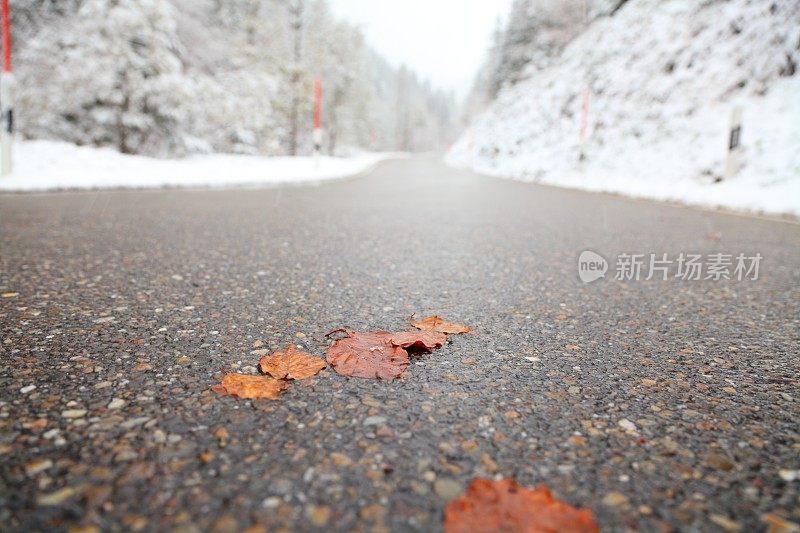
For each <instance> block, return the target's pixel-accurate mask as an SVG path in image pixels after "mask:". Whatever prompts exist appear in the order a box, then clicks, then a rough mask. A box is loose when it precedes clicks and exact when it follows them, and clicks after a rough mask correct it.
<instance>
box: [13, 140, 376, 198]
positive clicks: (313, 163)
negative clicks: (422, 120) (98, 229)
mask: <svg viewBox="0 0 800 533" xmlns="http://www.w3.org/2000/svg"><path fill="white" fill-rule="evenodd" d="M388 157H391V156H390V155H389V154H378V153H364V154H359V155H355V156H353V157H347V158H338V157H325V156H321V157H320V158H319V159H315V158H314V157H260V156H247V155H229V154H208V155H196V156H192V157H188V158H185V159H155V158H150V157H145V156H139V155H124V154H121V153H119V152H117V151H116V150H113V149H110V148H95V147H87V146H75V145H73V144H70V143H65V142H60V141H45V140H36V141H22V142H19V143H16V145H15V153H14V163H15V168H14V173H13V174H12V175H11V176H9V177H7V178H0V190H4V191H43V190H57V189H98V188H137V189H141V188H158V187H231V186H264V185H276V184H299V183H318V182H322V181H326V180H333V179H340V178H346V177H350V176H354V175H357V174H360V173H363V172H366V171H368V170H369V169H371V168H372V167H374V166H375V165H376V164H378V163H379V162H380V161H382V160H384V159H386V158H388Z"/></svg>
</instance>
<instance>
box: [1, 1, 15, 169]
mask: <svg viewBox="0 0 800 533" xmlns="http://www.w3.org/2000/svg"><path fill="white" fill-rule="evenodd" d="M2 17H3V73H2V74H0V124H2V132H0V158H2V161H0V174H2V175H3V176H8V175H9V174H11V172H12V171H13V169H14V166H13V159H12V154H13V146H12V143H13V141H14V74H13V73H12V72H11V15H10V14H9V12H8V0H2Z"/></svg>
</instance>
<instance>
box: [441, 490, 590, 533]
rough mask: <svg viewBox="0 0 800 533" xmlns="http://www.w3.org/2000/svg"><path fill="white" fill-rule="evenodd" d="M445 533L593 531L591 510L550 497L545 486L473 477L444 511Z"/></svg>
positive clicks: (566, 532) (588, 532)
mask: <svg viewBox="0 0 800 533" xmlns="http://www.w3.org/2000/svg"><path fill="white" fill-rule="evenodd" d="M444 531H445V533H462V532H463V533H468V532H469V533H481V532H487V533H493V532H495V531H528V532H534V533H535V532H548V531H559V532H565V533H578V532H586V533H594V532H598V531H599V529H598V527H597V524H596V523H595V521H594V517H593V516H592V512H591V511H589V510H588V509H578V508H575V507H572V506H570V505H568V504H566V503H564V502H561V501H558V500H556V499H555V498H553V495H552V494H551V493H550V490H549V489H548V488H547V487H545V486H544V485H540V486H539V487H538V488H536V489H533V490H532V489H529V488H526V487H520V486H519V485H517V483H516V482H515V481H514V480H511V479H502V480H499V481H492V480H489V479H480V478H478V479H474V480H473V481H472V483H471V484H470V486H469V488H468V489H467V491H466V492H465V493H464V494H462V495H461V496H459V497H458V498H456V499H455V500H452V501H451V502H450V503H449V504H447V507H446V508H445V511H444Z"/></svg>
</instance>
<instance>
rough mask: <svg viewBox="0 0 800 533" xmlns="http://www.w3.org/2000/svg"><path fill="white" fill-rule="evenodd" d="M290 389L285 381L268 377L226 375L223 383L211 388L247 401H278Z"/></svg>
mask: <svg viewBox="0 0 800 533" xmlns="http://www.w3.org/2000/svg"><path fill="white" fill-rule="evenodd" d="M288 388H289V384H288V383H286V382H285V381H280V380H277V379H275V378H271V377H268V376H250V375H247V374H225V377H223V378H222V383H220V384H219V385H215V386H213V387H211V390H213V391H214V392H216V393H217V394H222V395H224V396H234V397H236V398H242V399H247V400H277V399H278V396H279V395H280V393H281V392H282V391H284V390H286V389H288Z"/></svg>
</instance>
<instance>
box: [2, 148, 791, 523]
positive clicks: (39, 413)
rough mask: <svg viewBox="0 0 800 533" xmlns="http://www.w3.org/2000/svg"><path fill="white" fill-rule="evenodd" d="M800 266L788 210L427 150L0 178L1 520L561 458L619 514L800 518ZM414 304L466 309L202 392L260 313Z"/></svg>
mask: <svg viewBox="0 0 800 533" xmlns="http://www.w3.org/2000/svg"><path fill="white" fill-rule="evenodd" d="M585 249H591V250H594V251H597V252H600V253H601V254H603V255H604V256H605V257H606V258H608V259H609V260H611V261H612V263H613V259H614V257H615V256H616V255H617V254H619V253H622V252H627V253H642V254H649V253H658V254H661V253H668V254H670V255H672V256H677V254H679V253H680V252H687V253H688V252H698V253H703V254H710V253H714V252H724V253H729V254H739V253H746V254H748V255H752V254H754V253H756V252H758V253H761V254H762V255H763V257H764V259H763V261H762V263H761V265H760V277H759V279H758V280H756V281H752V280H746V281H736V280H720V281H711V280H709V281H684V280H681V279H674V278H673V279H670V280H669V281H661V280H651V281H644V280H642V281H626V282H623V281H616V280H614V279H612V278H613V269H614V265H613V264H612V266H611V269H612V272H610V273H609V275H608V276H607V278H606V279H602V280H599V281H597V282H595V283H593V284H584V283H582V282H581V281H580V280H579V279H578V276H577V266H576V265H577V258H578V255H579V253H580V252H581V251H583V250H585ZM799 280H800V226H798V225H796V224H792V223H786V222H777V221H769V220H762V219H755V218H749V217H742V216H733V215H727V214H721V213H711V212H704V211H699V210H693V209H687V208H681V207H674V206H668V205H662V204H657V203H651V202H643V201H634V200H628V199H623V198H618V197H613V196H604V195H594V194H586V193H581V192H575V191H567V190H560V189H555V188H548V187H542V186H537V185H532V184H524V183H518V182H511V181H504V180H498V179H492V178H485V177H479V176H476V175H472V174H469V173H464V172H458V171H454V170H450V169H448V168H446V167H445V166H443V165H442V164H441V163H439V162H437V161H435V160H403V161H395V162H389V163H385V164H383V165H381V166H380V167H379V168H378V169H377V170H375V171H374V172H372V173H370V174H369V175H368V176H364V177H359V178H356V179H351V180H347V181H342V182H337V183H330V184H325V185H321V186H309V187H290V188H273V189H261V190H225V191H179V190H175V191H149V192H91V193H65V194H46V195H44V194H42V195H5V196H1V197H0V293H3V296H4V297H3V298H0V336H2V341H1V342H0V365H2V366H1V368H2V374H1V375H0V400H2V401H1V402H0V461H2V466H1V467H0V524H2V525H0V529H2V530H5V531H33V530H67V529H70V528H77V527H79V526H86V527H89V528H91V527H92V526H95V527H97V528H99V529H102V530H104V531H106V530H109V531H114V530H126V531H128V530H146V531H162V530H163V531H207V530H211V531H220V532H222V531H238V530H241V529H243V528H245V527H249V526H253V525H258V526H263V527H265V528H267V529H268V530H270V531H278V530H281V528H284V529H285V530H314V529H320V530H323V529H324V530H333V531H373V530H378V531H380V530H392V531H436V530H438V529H440V528H441V522H442V510H443V508H444V506H445V504H446V502H447V501H448V499H449V498H451V497H452V496H453V495H454V494H455V493H456V492H457V491H458V490H460V488H463V487H466V485H467V484H468V483H469V480H470V479H472V478H473V477H475V476H504V477H512V476H513V477H516V479H517V480H518V481H519V482H520V483H521V484H525V485H531V486H533V485H536V484H539V483H546V484H547V485H548V486H549V487H550V488H551V489H552V490H553V491H554V493H555V494H556V495H557V496H558V497H559V498H561V499H563V500H565V501H567V502H569V503H570V504H572V505H577V506H583V507H588V508H590V509H591V510H592V511H593V512H594V514H595V516H596V518H597V520H598V522H599V523H600V525H601V527H602V529H603V530H607V531H617V530H619V531H621V530H626V529H634V530H641V531H657V530H669V529H670V528H672V529H676V530H686V531H718V530H722V529H728V530H731V531H735V530H736V528H737V527H740V528H742V529H743V530H747V529H755V530H761V529H765V528H766V527H767V526H768V523H769V522H768V521H769V520H773V522H776V523H779V522H780V520H788V521H791V522H795V523H800V481H792V480H791V478H792V475H793V471H795V470H797V469H800V431H799V430H800V424H798V420H800V403H798V402H799V401H800V391H798V384H800V379H798V374H800V363H799V362H798V354H799V353H800V289H798V281H799ZM8 293H11V294H10V295H9V294H8ZM13 293H18V294H17V295H13ZM412 313H416V315H417V316H418V317H421V316H425V315H428V314H433V313H437V314H440V315H441V316H443V317H445V318H447V319H449V320H452V321H455V322H460V323H464V324H467V325H470V326H472V327H473V328H474V330H475V331H474V333H472V334H469V335H464V336H459V337H454V338H453V339H452V342H451V343H450V344H448V345H447V346H445V347H444V348H442V349H441V350H439V351H437V352H436V353H434V354H432V355H430V356H426V357H424V358H421V359H417V360H416V363H412V365H411V366H410V367H409V368H408V370H407V371H406V373H405V375H404V376H403V378H402V379H399V380H397V381H395V382H393V383H384V382H379V381H368V380H361V379H346V378H344V377H342V376H339V375H338V374H335V373H334V372H333V371H331V370H325V371H323V372H322V373H321V374H320V375H319V376H318V377H316V378H314V379H311V380H308V381H303V382H300V383H294V384H293V385H292V388H291V389H290V390H289V391H287V392H286V393H284V395H283V396H282V397H281V399H280V400H278V401H274V402H269V401H261V402H254V403H253V402H248V401H237V400H235V399H231V398H223V397H220V396H217V395H216V394H214V393H213V392H210V391H209V390H208V389H209V387H210V386H212V385H214V384H215V383H217V381H218V380H219V378H220V376H221V370H222V369H224V370H227V371H230V370H232V369H236V368H239V369H240V370H241V369H245V370H244V371H247V372H253V371H254V370H255V369H254V368H253V366H254V365H255V364H256V363H257V360H258V357H257V356H254V355H251V354H250V352H251V350H253V349H254V343H255V344H256V345H257V343H256V341H259V340H260V341H262V343H263V345H264V347H266V348H273V349H279V348H282V347H284V346H285V345H286V344H287V343H290V342H295V343H299V344H301V345H302V346H303V347H304V348H306V349H307V350H309V351H311V352H313V353H316V354H319V355H323V354H324V351H325V348H326V346H327V343H326V341H325V340H324V338H323V335H324V334H325V333H326V332H328V331H329V330H331V329H334V328H337V327H342V326H348V327H351V328H354V329H360V330H373V329H389V330H402V329H404V328H405V324H406V320H407V318H408V317H409V316H410V315H411V314H412ZM31 386H35V389H32V388H31ZM220 428H224V430H225V431H224V432H221V431H219V430H220ZM225 433H227V436H225ZM764 520H767V522H765V521H764ZM86 531H91V529H87V530H86ZM253 531H256V530H253Z"/></svg>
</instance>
